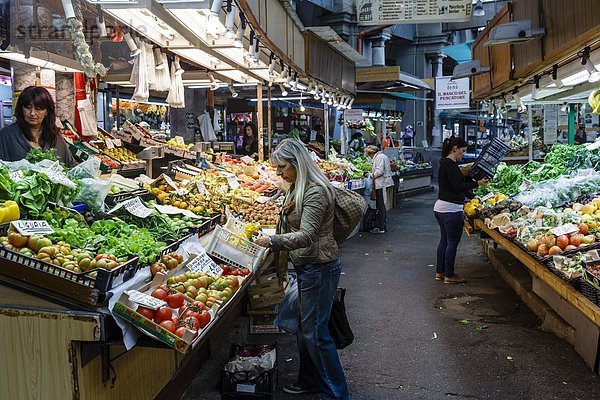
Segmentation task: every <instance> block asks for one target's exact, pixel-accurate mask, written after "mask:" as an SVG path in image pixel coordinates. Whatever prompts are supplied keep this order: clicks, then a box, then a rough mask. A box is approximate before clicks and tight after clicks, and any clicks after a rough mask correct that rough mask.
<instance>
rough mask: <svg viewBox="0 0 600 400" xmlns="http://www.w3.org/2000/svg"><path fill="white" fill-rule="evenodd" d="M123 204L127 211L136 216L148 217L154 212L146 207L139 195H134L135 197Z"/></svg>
mask: <svg viewBox="0 0 600 400" xmlns="http://www.w3.org/2000/svg"><path fill="white" fill-rule="evenodd" d="M122 204H123V207H125V209H126V210H127V211H129V212H130V213H131V214H132V215H135V216H136V217H140V218H146V217H148V216H149V215H151V214H152V210H151V209H149V208H148V207H146V206H145V205H144V203H142V200H140V198H139V197H134V198H133V199H130V200H127V201H125V202H123V203H122Z"/></svg>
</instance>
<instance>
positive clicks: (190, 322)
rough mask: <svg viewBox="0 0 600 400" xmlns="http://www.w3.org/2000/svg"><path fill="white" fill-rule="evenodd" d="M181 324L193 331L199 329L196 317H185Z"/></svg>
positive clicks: (198, 321)
mask: <svg viewBox="0 0 600 400" xmlns="http://www.w3.org/2000/svg"><path fill="white" fill-rule="evenodd" d="M183 323H184V324H185V326H186V327H187V328H189V329H194V330H195V331H197V330H198V329H200V320H199V319H198V318H196V317H187V318H186V319H185V320H184V321H183Z"/></svg>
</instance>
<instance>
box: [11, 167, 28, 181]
mask: <svg viewBox="0 0 600 400" xmlns="http://www.w3.org/2000/svg"><path fill="white" fill-rule="evenodd" d="M8 176H9V177H10V180H11V181H13V182H19V181H20V180H21V179H23V176H25V174H23V171H21V170H18V171H13V172H11V173H9V174H8Z"/></svg>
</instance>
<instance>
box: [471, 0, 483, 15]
mask: <svg viewBox="0 0 600 400" xmlns="http://www.w3.org/2000/svg"><path fill="white" fill-rule="evenodd" d="M484 15H485V10H484V9H483V2H482V1H481V0H477V3H476V4H475V7H473V16H474V17H483V16H484Z"/></svg>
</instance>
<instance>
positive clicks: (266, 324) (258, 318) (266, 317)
mask: <svg viewBox="0 0 600 400" xmlns="http://www.w3.org/2000/svg"><path fill="white" fill-rule="evenodd" d="M248 316H249V317H250V325H249V326H250V333H252V334H260V333H285V332H284V331H283V330H282V329H280V328H279V327H278V326H275V325H274V324H273V321H275V317H277V311H276V310H264V311H256V310H248Z"/></svg>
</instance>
